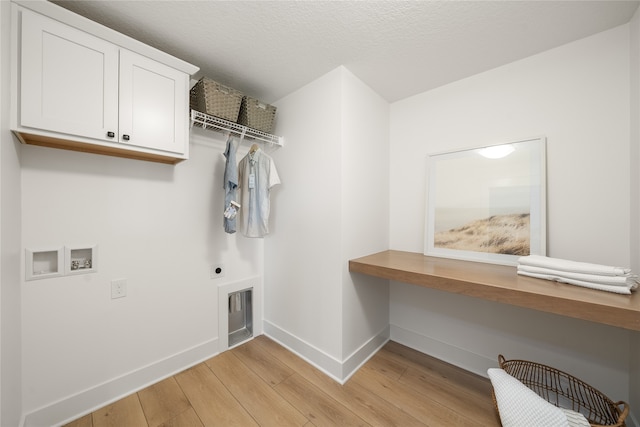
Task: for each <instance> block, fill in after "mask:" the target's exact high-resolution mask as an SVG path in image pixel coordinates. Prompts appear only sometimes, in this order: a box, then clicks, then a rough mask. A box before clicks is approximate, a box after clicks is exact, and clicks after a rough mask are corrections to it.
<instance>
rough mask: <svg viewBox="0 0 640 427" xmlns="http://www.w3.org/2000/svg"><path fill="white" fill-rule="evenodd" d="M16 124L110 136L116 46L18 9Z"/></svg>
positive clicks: (115, 107) (115, 114) (115, 120)
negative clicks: (18, 82)
mask: <svg viewBox="0 0 640 427" xmlns="http://www.w3.org/2000/svg"><path fill="white" fill-rule="evenodd" d="M20 53H21V65H22V67H21V80H20V107H21V109H20V124H21V125H22V126H25V127H31V128H35V129H42V130H53V131H56V132H61V133H66V134H69V135H77V136H85V137H88V138H95V139H102V140H108V139H111V140H113V139H114V138H108V137H107V134H108V133H109V132H111V133H113V134H114V135H116V134H117V132H118V47H117V46H114V45H113V44H111V43H108V42H106V41H104V40H102V39H99V38H97V37H93V36H91V35H89V34H87V33H85V32H82V31H78V30H76V29H74V28H72V27H69V26H67V25H64V24H61V23H60V22H58V21H54V20H52V19H49V18H45V17H44V16H41V15H37V14H35V13H29V12H23V14H22V49H21V50H20Z"/></svg>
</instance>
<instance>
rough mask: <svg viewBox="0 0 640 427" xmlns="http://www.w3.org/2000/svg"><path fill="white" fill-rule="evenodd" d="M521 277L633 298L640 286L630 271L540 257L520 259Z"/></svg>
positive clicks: (519, 269) (533, 256) (635, 276)
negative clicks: (631, 295)
mask: <svg viewBox="0 0 640 427" xmlns="http://www.w3.org/2000/svg"><path fill="white" fill-rule="evenodd" d="M518 274H521V275H523V276H530V277H536V278H538V279H545V280H553V281H555V282H561V283H568V284H571V285H577V286H583V287H586V288H592V289H598V290H601V291H608V292H615V293H618V294H627V295H628V294H631V291H633V290H635V289H637V288H638V284H639V283H640V281H639V279H638V276H637V275H635V274H631V270H630V269H628V268H621V267H609V266H606V265H599V264H589V263H586V262H576V261H568V260H564V259H558V258H549V257H545V256H540V255H529V256H524V257H520V258H518Z"/></svg>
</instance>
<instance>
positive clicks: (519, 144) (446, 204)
mask: <svg viewBox="0 0 640 427" xmlns="http://www.w3.org/2000/svg"><path fill="white" fill-rule="evenodd" d="M426 201H427V206H426V212H425V217H426V218H425V236H424V240H425V245H424V254H425V255H427V256H436V257H444V258H453V259H462V260H469V261H478V262H487V263H493V264H503V265H517V260H518V258H519V257H520V256H524V255H533V254H535V255H546V139H545V138H544V137H538V138H531V139H525V140H519V141H514V142H507V143H501V144H495V145H488V146H481V147H475V148H470V149H462V150H457V151H450V152H446V153H438V154H430V155H429V156H428V158H427V197H426Z"/></svg>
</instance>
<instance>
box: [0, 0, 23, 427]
mask: <svg viewBox="0 0 640 427" xmlns="http://www.w3.org/2000/svg"><path fill="white" fill-rule="evenodd" d="M10 6H11V3H10V2H6V1H0V59H1V60H0V207H1V209H0V242H1V246H0V313H1V316H0V330H1V332H0V384H1V387H0V425H3V426H4V425H20V423H21V416H22V374H21V372H22V353H21V348H22V338H21V289H20V277H21V275H20V256H21V255H20V253H21V251H20V248H21V236H20V229H21V226H20V205H21V201H20V200H21V195H20V187H21V185H20V159H19V148H17V147H18V145H19V144H18V143H17V141H16V139H15V138H14V136H13V134H12V133H11V131H10V130H9V121H10V111H11V107H10V101H9V100H10V98H11V97H10V96H9V95H10V93H11V89H10V81H11V77H10V76H11V61H10V57H11V44H10V39H11V34H10V30H11V7H10Z"/></svg>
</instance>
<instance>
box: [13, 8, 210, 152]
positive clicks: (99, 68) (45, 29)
mask: <svg viewBox="0 0 640 427" xmlns="http://www.w3.org/2000/svg"><path fill="white" fill-rule="evenodd" d="M30 3H31V2H26V3H25V4H30ZM43 3H48V2H43ZM36 4H39V5H40V6H42V7H43V8H45V9H47V10H49V9H51V8H52V7H53V8H54V9H51V11H52V12H56V15H58V14H60V16H63V17H67V16H74V17H75V18H74V19H79V20H78V22H79V23H80V24H81V25H79V27H81V28H78V27H76V26H73V25H67V23H66V22H64V23H63V22H61V21H60V17H59V16H55V18H56V19H53V18H50V17H47V16H44V15H43V14H41V13H37V12H34V11H32V10H29V9H27V8H23V7H19V6H17V5H15V4H14V5H13V6H14V11H13V20H12V23H13V27H14V29H13V32H14V43H15V52H16V54H15V59H16V62H17V64H16V66H15V68H14V72H15V75H16V76H17V77H18V78H14V79H13V81H14V88H15V91H16V93H15V94H14V97H13V98H14V99H13V106H14V108H13V109H14V110H15V113H14V114H13V116H12V129H13V130H14V132H15V133H16V134H17V135H18V137H19V138H20V140H21V141H22V142H24V143H27V144H36V145H43V146H49V147H55V148H64V149H71V150H78V151H86V152H93V153H98V154H108V155H113V156H120V157H129V158H135V159H141V160H151V161H158V162H164V163H174V164H175V163H177V162H179V161H181V160H184V159H187V158H188V153H189V123H190V122H189V102H188V93H189V77H190V74H192V73H194V72H195V71H197V68H196V67H193V66H192V65H190V64H186V63H183V64H185V66H184V67H182V68H183V69H180V67H175V66H172V65H174V64H171V65H167V63H163V62H161V61H158V60H156V59H155V58H153V56H158V57H160V58H162V59H164V57H168V58H169V59H172V60H174V61H175V62H176V63H177V64H178V65H182V64H181V61H180V60H177V59H175V58H173V57H169V56H168V55H166V54H163V53H162V52H159V51H156V50H155V49H152V48H149V47H148V46H144V45H141V44H139V42H135V41H133V42H131V43H129V45H127V43H124V44H125V45H126V47H123V46H122V45H121V44H118V43H114V42H112V41H111V40H107V39H105V38H104V35H105V34H107V35H112V34H111V33H109V32H110V31H111V30H108V29H106V28H105V27H102V26H99V25H98V24H95V23H92V22H91V21H88V20H84V18H81V19H80V18H79V17H77V15H74V14H70V12H68V11H60V10H59V9H61V8H59V7H58V6H55V5H52V4H44V5H43V4H42V3H36ZM92 26H95V27H96V29H97V30H99V31H97V32H96V34H98V35H95V34H92V33H91V32H90V31H87V29H89V30H91V29H92ZM115 34H116V35H117V36H118V37H115V38H116V39H117V41H122V40H124V41H125V42H129V41H130V40H127V38H126V37H125V36H122V35H118V34H117V33H115ZM131 46H133V47H134V48H141V50H143V52H136V51H134V50H132V49H131V48H130V47H131ZM145 49H148V51H144V50H145ZM152 58H153V59H152ZM167 62H169V63H171V61H167Z"/></svg>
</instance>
